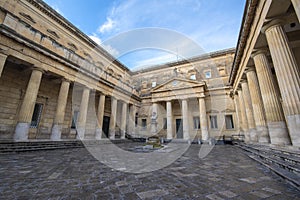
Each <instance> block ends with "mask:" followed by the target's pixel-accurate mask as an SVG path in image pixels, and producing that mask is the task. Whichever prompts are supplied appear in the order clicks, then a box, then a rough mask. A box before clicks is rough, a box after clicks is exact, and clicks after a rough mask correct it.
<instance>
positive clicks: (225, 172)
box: [0, 144, 300, 200]
mask: <svg viewBox="0 0 300 200" xmlns="http://www.w3.org/2000/svg"><path fill="white" fill-rule="evenodd" d="M107 145H109V144H107ZM123 145H127V146H128V145H132V144H123ZM199 148H200V146H198V145H192V146H191V147H190V148H189V150H188V151H187V152H186V153H185V154H184V155H183V156H182V157H181V158H179V159H178V160H177V161H175V162H174V163H172V164H171V165H169V166H168V167H165V168H163V169H161V170H158V171H154V172H149V173H143V174H130V173H125V172H121V171H116V170H114V169H111V168H109V167H107V166H105V165H104V164H102V163H100V162H99V161H97V160H96V159H95V158H94V157H93V156H91V155H90V154H89V152H88V151H87V150H86V149H84V148H79V149H67V150H52V151H37V152H28V153H20V154H6V155H0V180H1V182H0V199H172V200H174V199H211V200H219V199H246V200H249V199H250V200H251V199H278V200H279V199H289V200H292V199H300V193H299V191H297V190H296V189H294V188H293V187H291V186H290V185H289V184H287V183H285V181H283V180H281V179H280V178H278V177H277V176H275V175H273V174H272V173H270V172H269V171H268V170H267V169H265V168H264V167H262V166H260V165H259V164H257V163H256V162H254V161H253V160H251V159H250V158H248V157H247V156H246V155H245V154H244V153H243V152H242V150H240V149H239V148H237V147H234V146H222V145H220V146H215V148H214V149H213V150H212V152H211V153H210V154H209V155H208V156H207V157H205V158H204V159H199V158H198V152H199Z"/></svg>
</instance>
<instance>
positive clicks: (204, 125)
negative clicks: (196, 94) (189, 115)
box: [199, 97, 209, 141]
mask: <svg viewBox="0 0 300 200" xmlns="http://www.w3.org/2000/svg"><path fill="white" fill-rule="evenodd" d="M199 113H200V115H199V116H200V128H201V135H202V140H204V141H205V140H208V139H209V134H208V126H207V117H206V106H205V99H204V97H201V98H199Z"/></svg>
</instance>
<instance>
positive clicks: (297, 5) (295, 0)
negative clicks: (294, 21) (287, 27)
mask: <svg viewBox="0 0 300 200" xmlns="http://www.w3.org/2000/svg"><path fill="white" fill-rule="evenodd" d="M292 4H293V6H294V9H295V12H296V15H297V17H298V22H300V1H299V0H292Z"/></svg>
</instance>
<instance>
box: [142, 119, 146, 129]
mask: <svg viewBox="0 0 300 200" xmlns="http://www.w3.org/2000/svg"><path fill="white" fill-rule="evenodd" d="M142 128H143V129H146V128H147V119H142Z"/></svg>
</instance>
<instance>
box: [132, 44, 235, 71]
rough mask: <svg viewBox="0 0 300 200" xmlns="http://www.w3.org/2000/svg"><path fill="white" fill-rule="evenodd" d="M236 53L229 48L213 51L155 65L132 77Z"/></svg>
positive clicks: (233, 49)
mask: <svg viewBox="0 0 300 200" xmlns="http://www.w3.org/2000/svg"><path fill="white" fill-rule="evenodd" d="M234 52H235V48H228V49H223V50H219V51H213V52H210V53H205V54H202V55H199V56H194V57H191V58H187V59H183V60H180V61H175V62H174V61H172V62H167V63H164V64H159V65H153V66H150V67H147V68H146V69H141V70H137V71H133V72H132V75H136V74H139V73H145V72H150V71H154V70H157V69H164V68H168V67H174V66H177V65H182V64H187V63H191V62H196V61H200V60H204V59H207V58H212V57H217V56H220V55H225V54H228V53H234Z"/></svg>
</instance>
